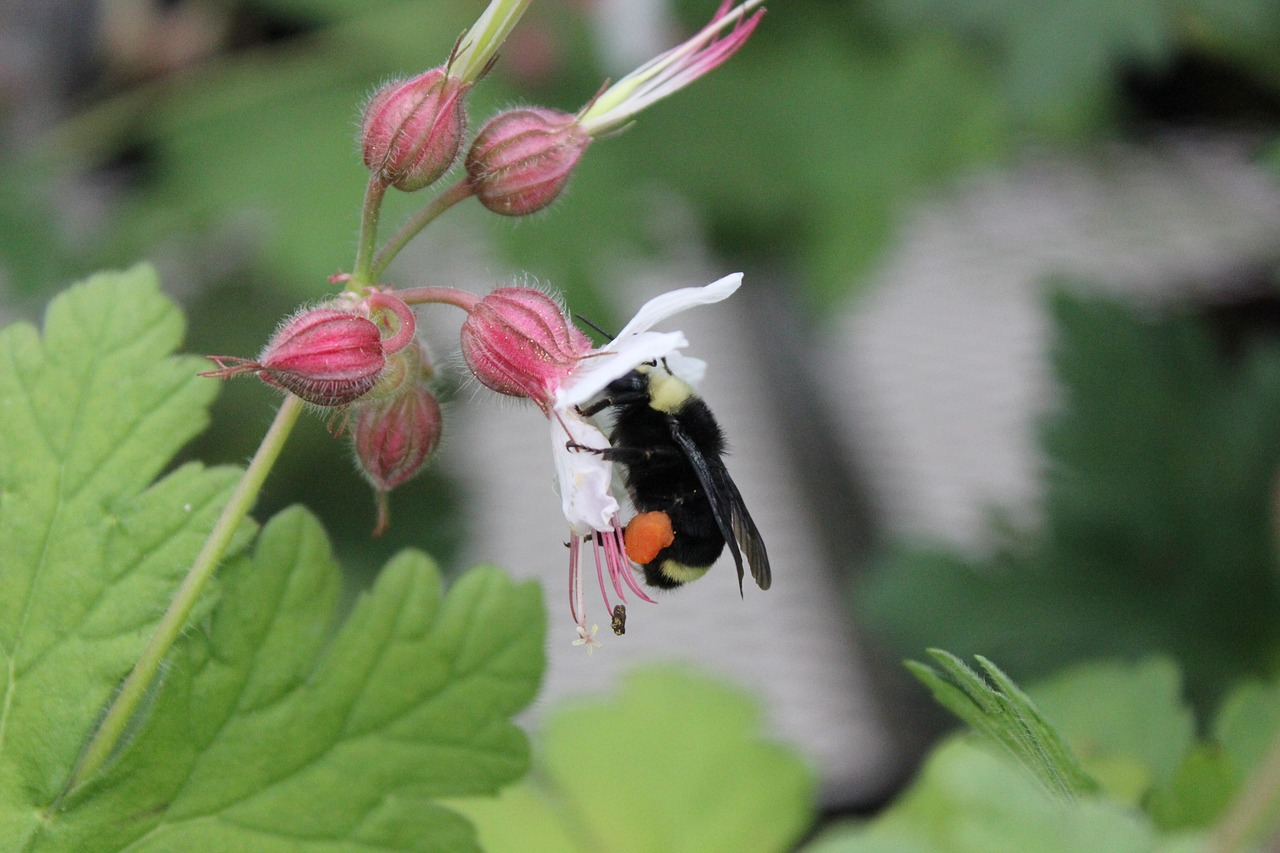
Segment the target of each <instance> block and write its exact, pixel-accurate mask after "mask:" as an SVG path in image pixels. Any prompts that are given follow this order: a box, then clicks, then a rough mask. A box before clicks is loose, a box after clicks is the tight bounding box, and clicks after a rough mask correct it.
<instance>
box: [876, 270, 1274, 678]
mask: <svg viewBox="0 0 1280 853" xmlns="http://www.w3.org/2000/svg"><path fill="white" fill-rule="evenodd" d="M1051 310H1052V314H1053V317H1054V319H1055V322H1056V327H1057V342H1056V346H1055V350H1054V357H1053V363H1054V367H1055V372H1056V374H1057V378H1058V379H1059V381H1060V383H1061V385H1062V399H1061V405H1060V407H1059V409H1058V410H1057V411H1056V412H1055V413H1054V414H1053V415H1052V416H1050V417H1049V418H1048V420H1047V421H1046V423H1045V424H1044V428H1043V430H1042V436H1041V446H1042V449H1043V452H1044V454H1045V456H1046V459H1047V461H1046V468H1045V485H1044V488H1045V494H1044V498H1043V512H1044V519H1045V520H1044V524H1043V526H1042V527H1041V528H1039V529H1034V530H1027V531H1014V532H1011V533H1010V534H1009V537H1008V540H1007V542H1006V543H1005V545H1004V547H1003V549H1002V550H1001V552H1000V553H998V554H996V555H995V556H993V557H991V558H987V559H983V558H975V557H969V556H965V555H962V554H960V553H956V552H952V551H948V550H943V549H934V548H929V547H927V546H923V547H922V546H918V545H912V546H904V547H900V548H898V549H896V550H894V551H893V552H892V553H891V554H889V555H888V556H886V557H885V559H884V561H883V562H882V563H881V565H880V566H879V567H878V570H877V571H875V572H873V574H872V576H871V578H870V580H869V583H868V585H867V588H866V589H865V590H863V591H862V593H860V602H861V604H862V607H863V611H864V613H865V614H866V616H867V618H868V619H869V620H871V621H872V622H873V623H874V624H875V625H877V626H879V627H880V628H882V629H883V630H884V632H885V633H886V635H887V636H889V637H892V638H893V641H894V642H895V643H896V644H897V645H898V647H899V648H901V649H903V650H905V651H906V652H907V653H909V654H910V653H915V650H916V649H919V648H921V647H925V646H941V647H944V648H947V649H949V650H953V651H955V652H956V653H957V654H962V655H964V654H971V653H975V652H981V653H982V654H984V655H987V656H988V657H991V658H993V659H995V660H999V661H1001V664H1002V666H1005V667H1007V668H1008V671H1009V672H1011V673H1013V674H1014V675H1016V676H1018V677H1026V676H1028V675H1032V674H1045V673H1047V672H1050V671H1052V670H1054V669H1056V668H1059V667H1061V666H1063V665H1065V664H1068V663H1070V662H1072V661H1075V660H1080V659H1084V658H1088V657H1097V656H1112V655H1121V656H1125V655H1136V654H1142V653H1151V652H1164V653H1168V654H1172V655H1174V656H1175V657H1176V658H1177V660H1178V661H1179V662H1180V663H1181V664H1182V665H1183V666H1184V667H1185V669H1186V673H1187V679H1188V682H1189V684H1190V687H1191V691H1192V695H1193V696H1195V697H1196V698H1198V699H1201V700H1204V699H1206V698H1208V697H1211V696H1214V695H1219V694H1220V693H1221V692H1222V691H1223V690H1225V689H1227V688H1229V687H1230V686H1231V685H1232V684H1234V683H1235V682H1236V681H1237V680H1238V679H1239V678H1241V677H1243V676H1245V675H1255V676H1261V675H1265V674H1268V673H1270V672H1272V671H1273V667H1274V664H1275V661H1276V659H1277V652H1278V651H1280V588H1278V587H1277V576H1276V558H1275V554H1276V551H1275V546H1276V542H1275V535H1274V529H1275V516H1274V504H1273V500H1274V495H1275V477H1276V473H1275V472H1276V470H1277V466H1280V428H1277V424H1280V349H1277V348H1276V347H1275V346H1273V345H1267V344H1256V343H1255V344H1253V345H1246V346H1245V347H1244V348H1243V349H1242V350H1241V351H1239V352H1229V351H1228V349H1227V348H1226V347H1224V346H1223V345H1221V342H1220V341H1219V340H1217V339H1215V338H1214V337H1213V336H1212V335H1211V334H1210V331H1209V328H1208V326H1207V324H1206V322H1205V321H1204V320H1203V319H1201V318H1197V317H1194V316H1190V315H1188V314H1186V313H1185V312H1183V313H1177V312H1175V313H1174V314H1172V315H1168V316H1152V315H1148V314H1144V313H1141V312H1139V311H1138V310H1137V309H1135V308H1132V307H1127V306H1125V305H1124V304H1122V303H1120V302H1117V301H1114V300H1110V299H1105V298H1100V297H1087V296H1079V295H1070V294H1069V293H1067V292H1066V291H1062V292H1059V293H1058V294H1057V295H1056V296H1055V297H1054V298H1053V299H1052V305H1051Z"/></svg>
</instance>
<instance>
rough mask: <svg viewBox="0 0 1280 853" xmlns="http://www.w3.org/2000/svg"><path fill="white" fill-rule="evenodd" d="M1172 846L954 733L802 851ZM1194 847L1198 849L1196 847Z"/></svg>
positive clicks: (1116, 808) (1130, 852)
mask: <svg viewBox="0 0 1280 853" xmlns="http://www.w3.org/2000/svg"><path fill="white" fill-rule="evenodd" d="M1173 849H1175V847H1173V846H1172V844H1171V842H1167V841H1164V840H1162V839H1161V838H1160V837H1159V835H1158V833H1157V832H1156V831H1155V829H1154V827H1152V825H1151V823H1150V821H1149V820H1147V819H1146V817H1145V816H1144V815H1142V814H1141V813H1140V812H1136V811H1131V810H1128V809H1125V808H1123V807H1122V806H1120V805H1118V804H1116V803H1114V802H1111V801H1108V800H1104V799H1100V798H1096V797H1085V798H1081V799H1077V800H1073V801H1065V800H1062V799H1060V798H1053V797H1050V796H1047V795H1046V792H1045V790H1044V788H1043V787H1042V786H1040V785H1037V784H1036V783H1035V781H1033V780H1032V779H1031V778H1030V777H1028V776H1027V774H1026V773H1024V772H1022V770H1021V769H1019V768H1018V766H1017V765H1016V764H1014V763H1013V762H1011V761H1009V760H1007V758H1006V757H1005V756H1002V755H997V754H994V753H993V752H991V751H990V750H989V749H987V748H985V745H984V744H980V743H973V742H972V741H970V740H968V739H961V738H952V739H950V740H948V741H946V742H944V743H943V744H942V745H941V746H939V747H938V748H936V749H935V750H934V751H933V752H932V753H931V754H930V756H929V759H928V761H927V762H926V764H925V767H924V769H923V771H922V772H921V774H920V777H919V778H918V779H917V780H916V781H915V782H914V783H913V784H912V787H911V790H909V791H908V792H907V793H906V795H904V796H903V798H902V799H901V800H900V801H899V802H898V803H896V804H895V805H894V806H893V807H892V808H890V809H889V810H887V811H886V812H884V813H883V814H882V815H881V816H879V817H878V818H877V819H876V820H874V821H869V822H865V823H861V824H857V825H854V826H851V827H839V828H836V829H833V830H831V831H829V832H827V833H826V834H824V835H823V836H822V837H821V838H819V839H818V841H816V842H815V843H813V844H811V845H809V846H807V847H805V848H804V853H1023V851H1029V850H1034V851H1036V853H1096V851H1100V850H1106V851H1108V853H1154V851H1157V850H1160V851H1171V850H1173ZM1195 849H1198V848H1195Z"/></svg>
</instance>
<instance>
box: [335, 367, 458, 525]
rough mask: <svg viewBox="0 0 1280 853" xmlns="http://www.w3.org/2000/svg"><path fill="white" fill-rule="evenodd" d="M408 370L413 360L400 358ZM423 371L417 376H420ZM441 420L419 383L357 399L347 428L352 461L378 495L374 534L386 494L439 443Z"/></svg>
mask: <svg viewBox="0 0 1280 853" xmlns="http://www.w3.org/2000/svg"><path fill="white" fill-rule="evenodd" d="M406 361H408V362H412V364H409V365H408V366H409V368H410V369H411V370H415V371H417V370H420V368H419V367H417V364H418V359H417V358H416V357H409V358H407V359H406ZM428 373H430V370H429V369H428V370H426V371H424V372H423V373H421V374H420V375H426V374H428ZM443 428H444V419H443V417H442V415H441V412H440V403H439V402H438V401H437V400H436V397H435V395H434V394H432V393H431V389H430V388H429V387H427V383H426V382H425V381H422V380H419V381H414V382H408V383H405V384H403V385H402V386H401V387H400V388H399V389H397V391H396V393H394V394H392V395H391V396H387V397H381V398H376V399H373V400H369V401H367V402H362V403H361V404H360V405H359V407H358V408H357V410H356V415H355V426H354V427H353V429H352V431H351V438H352V444H353V445H354V447H355V452H356V461H357V462H358V463H359V465H360V470H361V471H362V472H363V473H364V476H365V478H366V479H367V480H368V481H369V482H370V483H371V484H372V485H373V488H374V489H375V490H376V491H377V493H378V496H377V499H378V522H377V526H376V527H375V528H374V535H377V534H380V533H382V532H383V531H384V530H385V529H386V527H387V523H388V511H387V496H386V495H387V492H389V491H391V490H392V489H394V488H395V487H396V486H399V485H400V484H401V483H404V482H405V481H407V480H409V479H411V478H412V477H414V476H415V475H416V474H417V473H418V472H419V471H421V470H422V467H423V465H424V464H425V463H426V461H427V457H428V456H430V455H431V452H432V451H433V450H435V448H436V446H437V445H438V444H439V443H440V434H441V432H442V431H443Z"/></svg>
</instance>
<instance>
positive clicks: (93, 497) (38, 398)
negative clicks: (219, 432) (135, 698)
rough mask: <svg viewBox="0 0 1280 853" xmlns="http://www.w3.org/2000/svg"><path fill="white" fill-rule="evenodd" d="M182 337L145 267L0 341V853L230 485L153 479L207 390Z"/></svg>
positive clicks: (98, 703)
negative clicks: (180, 351) (184, 353)
mask: <svg viewBox="0 0 1280 853" xmlns="http://www.w3.org/2000/svg"><path fill="white" fill-rule="evenodd" d="M183 331H184V325H183V320H182V317H181V315H180V314H179V313H178V311H177V309H176V308H175V307H174V306H173V304H172V303H171V302H170V301H169V300H167V299H166V298H164V297H163V296H162V295H161V294H160V293H159V287H158V283H157V281H156V277H155V273H154V272H153V271H152V270H150V269H149V268H147V267H141V266H140V267H135V268H134V269H132V270H129V271H127V272H121V273H109V274H102V275H98V276H94V277H93V278H90V279H88V280H86V281H84V282H82V283H80V284H78V285H76V286H74V287H72V288H71V289H69V290H68V291H66V292H65V293H63V294H62V295H60V296H59V297H58V298H56V299H55V300H54V301H53V302H52V303H51V304H50V305H49V308H48V310H47V312H46V315H45V322H44V328H43V330H42V332H41V331H37V330H36V329H35V328H33V327H31V326H29V325H26V324H17V325H14V326H10V327H9V328H7V329H5V330H4V331H2V332H0V561H2V562H3V569H2V570H0V692H2V693H3V696H2V697H0V848H3V849H6V850H18V849H22V848H23V845H24V844H25V843H26V840H27V839H29V838H30V837H31V836H32V835H33V834H34V833H37V832H39V831H40V829H41V826H42V822H43V821H44V820H45V812H46V810H47V809H48V808H50V807H51V806H52V805H53V803H54V802H55V801H56V800H57V798H58V796H59V793H60V791H61V789H62V786H63V785H64V784H65V782H66V781H67V777H68V774H69V772H70V769H71V766H72V764H73V763H74V761H75V759H76V756H77V754H78V752H79V750H80V748H81V744H82V742H83V740H84V738H85V737H86V736H87V734H88V732H89V731H90V730H91V729H92V727H93V725H94V723H95V721H96V718H97V716H98V714H99V713H100V711H101V709H102V708H103V706H104V704H105V703H106V701H107V700H108V698H109V697H110V696H111V694H112V692H113V690H114V689H115V687H116V685H117V684H118V683H119V681H120V679H121V678H123V676H124V675H125V674H126V673H127V672H128V671H129V669H130V668H131V666H132V664H133V662H134V661H135V660H136V659H137V657H138V654H139V652H140V651H141V649H142V647H143V644H144V643H145V642H146V640H147V638H148V636H149V634H150V632H151V629H152V628H153V627H154V625H155V623H156V622H157V621H158V620H159V618H160V615H161V613H162V612H163V610H164V607H165V604H166V603H167V601H168V599H169V597H170V595H171V593H172V590H173V588H174V587H175V586H176V584H177V581H178V579H179V578H180V577H181V575H182V572H183V571H184V570H185V569H186V568H187V566H189V565H190V563H191V560H192V559H193V557H194V556H195V554H196V552H197V551H198V549H199V547H200V545H201V543H202V541H203V539H204V536H205V534H206V533H207V531H208V530H209V529H210V528H211V527H212V526H213V521H214V518H215V517H216V515H217V513H218V512H219V510H220V509H221V507H222V505H223V503H224V502H225V499H226V497H227V495H228V493H229V491H230V488H231V486H232V483H233V481H234V478H235V476H236V474H235V472H234V471H233V470H230V469H221V470H204V469H202V468H201V467H200V466H198V465H184V466H182V467H179V468H177V469H176V470H174V471H171V472H169V473H168V474H166V475H165V476H164V477H162V478H161V479H160V480H159V481H156V482H154V483H153V480H154V479H155V477H156V476H157V475H158V474H159V473H160V472H161V470H162V469H163V468H164V466H165V465H167V464H168V463H169V460H170V459H171V457H172V456H173V454H174V453H176V452H177V451H178V449H179V448H180V447H182V445H183V444H185V443H186V442H187V441H188V440H189V439H190V438H191V437H192V436H194V435H195V434H196V433H197V432H199V431H200V430H201V429H202V428H203V427H204V425H205V423H206V422H207V413H206V408H207V406H208V404H209V403H210V401H211V400H212V398H213V396H214V395H215V394H216V392H217V384H216V383H214V382H210V381H209V380H207V379H201V378H200V377H197V376H196V372H197V370H198V369H199V367H198V366H199V365H200V364H201V363H202V362H200V361H199V360H197V359H195V358H191V357H175V356H173V355H172V353H173V350H174V349H175V348H176V347H177V345H178V344H179V342H180V341H181V339H182V334H183Z"/></svg>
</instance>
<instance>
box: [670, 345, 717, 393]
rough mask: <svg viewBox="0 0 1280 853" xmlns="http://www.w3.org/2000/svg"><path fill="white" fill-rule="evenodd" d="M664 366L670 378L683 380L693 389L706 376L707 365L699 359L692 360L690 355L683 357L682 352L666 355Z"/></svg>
mask: <svg viewBox="0 0 1280 853" xmlns="http://www.w3.org/2000/svg"><path fill="white" fill-rule="evenodd" d="M666 364H667V368H668V369H669V370H670V371H671V375H672V376H677V377H679V378H680V379H683V380H684V381H685V382H688V383H689V384H690V385H691V386H693V387H694V388H695V389H696V388H697V387H698V385H699V384H700V383H701V382H702V378H703V377H704V376H706V375H707V363H706V362H705V361H703V360H702V359H700V358H694V357H693V356H691V355H685V354H684V353H682V352H673V353H670V354H668V355H667V361H666Z"/></svg>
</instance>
